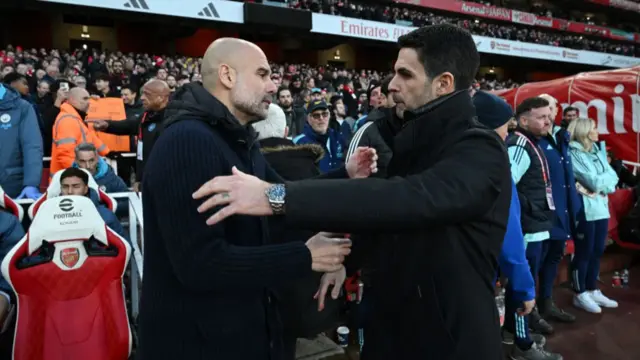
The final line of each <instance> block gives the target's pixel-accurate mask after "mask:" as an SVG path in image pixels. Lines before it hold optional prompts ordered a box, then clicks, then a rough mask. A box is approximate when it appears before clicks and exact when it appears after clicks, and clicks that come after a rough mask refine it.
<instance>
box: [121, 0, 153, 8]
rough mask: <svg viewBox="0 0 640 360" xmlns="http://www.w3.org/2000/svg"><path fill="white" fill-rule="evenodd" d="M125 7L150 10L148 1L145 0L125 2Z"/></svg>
mask: <svg viewBox="0 0 640 360" xmlns="http://www.w3.org/2000/svg"><path fill="white" fill-rule="evenodd" d="M124 7H126V8H127V9H131V8H134V9H144V10H149V6H147V2H146V1H145V0H129V1H127V2H126V3H124Z"/></svg>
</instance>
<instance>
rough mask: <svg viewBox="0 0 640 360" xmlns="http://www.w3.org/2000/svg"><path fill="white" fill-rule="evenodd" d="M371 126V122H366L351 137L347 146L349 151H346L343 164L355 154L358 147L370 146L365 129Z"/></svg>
mask: <svg viewBox="0 0 640 360" xmlns="http://www.w3.org/2000/svg"><path fill="white" fill-rule="evenodd" d="M372 125H373V122H368V123H366V124H364V126H361V127H360V128H359V129H358V131H356V133H355V134H353V137H352V138H351V143H350V144H349V150H348V151H347V155H346V156H345V162H347V161H349V158H350V157H351V156H352V155H353V154H354V153H355V152H356V149H357V148H358V147H360V146H371V139H370V138H369V134H368V131H367V128H369V127H370V126H372Z"/></svg>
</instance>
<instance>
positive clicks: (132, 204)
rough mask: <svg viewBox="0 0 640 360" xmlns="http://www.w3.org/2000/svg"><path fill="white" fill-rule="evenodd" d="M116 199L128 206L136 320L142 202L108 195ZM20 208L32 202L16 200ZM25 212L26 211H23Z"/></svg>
mask: <svg viewBox="0 0 640 360" xmlns="http://www.w3.org/2000/svg"><path fill="white" fill-rule="evenodd" d="M109 195H110V196H112V197H114V198H116V199H127V203H128V205H129V238H130V239H131V244H132V248H133V256H132V257H131V260H130V261H129V266H130V271H131V272H130V274H131V275H130V277H129V281H130V286H131V312H132V314H131V315H132V318H133V319H137V318H138V313H139V312H140V287H141V286H142V275H143V273H142V271H143V270H142V269H143V260H142V254H143V251H144V231H143V229H144V220H143V217H142V200H141V199H140V195H139V194H138V193H135V192H123V193H110V194H109ZM16 202H17V203H18V204H20V205H21V206H23V207H25V208H28V207H29V206H31V204H32V203H33V202H34V201H33V200H30V199H22V200H16ZM25 210H26V209H25Z"/></svg>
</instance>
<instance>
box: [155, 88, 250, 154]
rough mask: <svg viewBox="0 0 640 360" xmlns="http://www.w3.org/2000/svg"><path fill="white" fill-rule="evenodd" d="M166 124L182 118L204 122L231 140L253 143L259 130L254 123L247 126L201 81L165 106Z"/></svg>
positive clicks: (177, 92)
mask: <svg viewBox="0 0 640 360" xmlns="http://www.w3.org/2000/svg"><path fill="white" fill-rule="evenodd" d="M165 119H166V124H165V126H166V127H169V126H171V125H172V124H174V123H176V122H178V121H180V120H189V119H191V120H200V121H204V122H206V123H207V124H209V125H210V126H212V127H213V128H215V129H216V130H218V131H220V132H222V133H224V134H225V135H226V136H228V137H229V140H231V141H236V142H239V143H242V144H246V145H247V146H249V147H250V146H251V145H252V144H253V143H254V142H255V140H256V136H257V134H256V132H255V131H254V130H253V127H252V126H251V125H246V126H243V125H241V124H240V122H239V121H238V119H236V118H235V116H233V114H231V112H230V111H229V109H227V107H226V106H225V105H224V104H223V103H222V102H220V101H219V100H218V99H216V98H215V97H214V96H213V95H211V94H210V93H209V92H208V91H207V90H206V89H205V88H204V87H202V85H200V84H199V83H190V84H185V85H183V86H182V87H181V88H180V89H179V90H177V91H176V92H175V93H174V94H173V97H172V100H171V102H170V103H169V105H168V106H167V108H166V109H165Z"/></svg>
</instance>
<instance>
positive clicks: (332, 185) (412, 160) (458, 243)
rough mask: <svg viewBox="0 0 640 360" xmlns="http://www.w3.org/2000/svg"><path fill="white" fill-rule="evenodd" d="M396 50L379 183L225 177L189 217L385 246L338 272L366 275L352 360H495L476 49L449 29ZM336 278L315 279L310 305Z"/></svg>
mask: <svg viewBox="0 0 640 360" xmlns="http://www.w3.org/2000/svg"><path fill="white" fill-rule="evenodd" d="M398 43H399V44H400V52H399V54H398V59H397V61H396V62H395V74H396V75H395V77H394V78H393V80H392V81H391V83H390V84H389V90H390V91H391V92H392V93H393V100H394V102H396V103H397V104H402V105H404V106H405V109H406V110H405V113H404V120H405V121H406V123H405V125H404V127H402V128H401V129H397V133H396V134H395V137H393V143H394V156H393V158H392V159H391V161H390V163H389V168H388V174H387V176H388V178H386V179H380V178H367V179H357V180H310V181H309V180H304V181H297V182H296V181H294V182H288V183H286V184H269V183H266V182H264V181H261V180H259V179H257V178H255V177H252V176H250V175H247V174H243V173H239V172H236V173H235V174H234V175H232V176H222V177H218V178H214V179H212V180H211V181H209V182H207V183H205V184H204V185H203V186H202V187H201V188H200V189H199V190H197V191H196V193H195V194H194V197H196V198H203V197H205V196H208V195H211V194H216V195H214V196H212V197H211V198H209V199H208V200H207V201H206V202H205V203H203V204H202V205H201V206H200V210H201V211H207V210H210V209H212V208H213V207H216V209H218V211H217V212H216V213H215V214H214V215H213V216H212V217H211V218H210V219H209V220H208V223H209V224H215V223H217V222H219V221H221V220H222V219H224V218H226V217H228V216H230V215H232V214H245V215H254V216H264V215H274V214H275V215H284V220H285V221H286V222H287V224H288V225H290V226H296V227H300V228H306V229H319V228H324V229H329V231H337V232H346V233H381V234H386V236H384V237H382V238H379V239H377V241H366V240H363V239H357V238H355V237H354V239H353V249H352V250H353V252H352V254H351V255H350V256H349V257H348V258H347V260H346V261H347V264H346V265H347V267H348V268H349V270H353V269H357V268H359V267H360V264H362V261H363V260H368V261H370V262H372V263H373V264H372V266H373V268H375V270H376V272H375V273H374V279H373V282H374V286H373V288H372V289H373V290H372V292H371V293H369V294H366V293H365V295H364V296H371V297H373V299H372V300H373V302H374V304H375V308H374V310H373V313H372V314H371V315H372V317H371V319H370V326H369V327H368V328H366V329H365V331H366V332H367V339H366V341H365V343H364V348H363V355H362V356H363V359H368V360H370V359H381V360H382V359H384V360H388V359H439V360H444V359H446V360H467V359H491V360H497V359H501V358H502V357H501V356H502V345H501V340H500V324H499V321H498V311H497V308H496V304H495V300H494V280H495V275H496V271H497V266H496V264H497V262H498V255H499V254H500V251H501V247H502V241H503V238H504V235H505V232H506V227H507V219H508V216H509V207H510V203H511V179H510V174H509V163H508V161H509V160H508V156H507V152H506V149H505V148H504V144H503V142H502V139H501V138H500V137H499V136H498V135H497V134H496V133H495V132H494V131H493V130H490V129H487V128H486V127H484V126H482V125H481V124H479V123H478V122H477V120H476V119H475V109H474V107H473V104H472V102H471V97H470V96H469V92H468V89H469V86H470V85H471V81H472V80H473V77H474V75H475V74H476V71H477V70H478V65H479V62H480V60H479V55H478V52H477V50H476V44H475V42H474V41H473V38H472V36H471V34H469V32H467V31H466V30H464V29H462V28H458V27H455V26H452V25H436V26H425V27H422V28H419V29H417V30H414V31H412V32H410V33H408V34H406V35H403V36H401V37H400V39H399V41H398ZM276 190H277V194H276V193H274V191H276ZM224 205H227V206H224ZM218 206H223V207H221V208H220V207H218ZM234 218H236V217H233V218H231V219H234ZM344 276H345V270H344V269H341V270H340V271H336V272H334V273H331V274H326V275H325V276H324V277H323V282H322V286H321V289H320V293H319V296H318V297H319V300H320V302H322V301H323V299H324V297H325V294H326V291H327V288H328V286H329V284H335V285H334V286H341V285H342V282H343V279H344ZM478 309H481V310H478Z"/></svg>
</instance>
